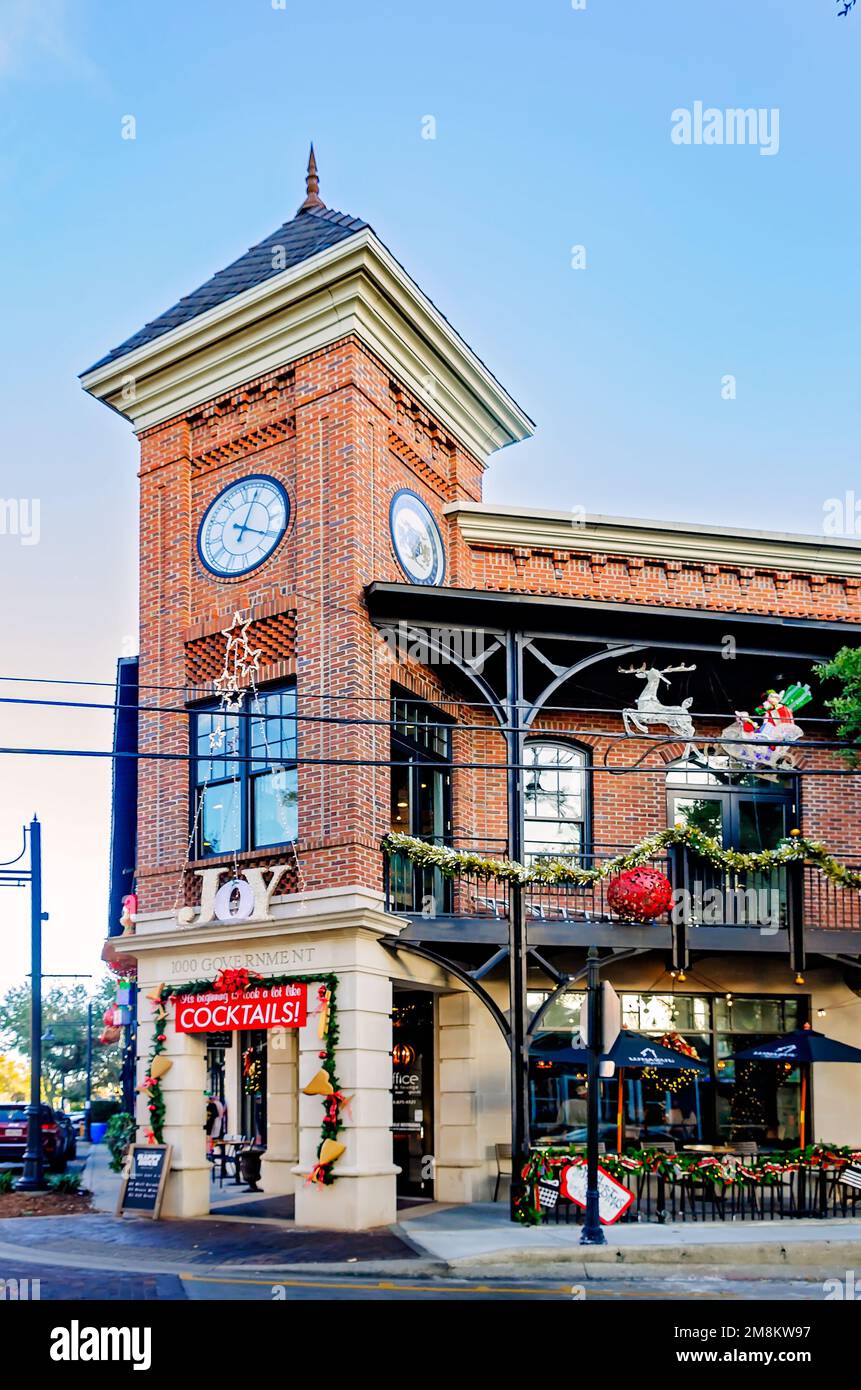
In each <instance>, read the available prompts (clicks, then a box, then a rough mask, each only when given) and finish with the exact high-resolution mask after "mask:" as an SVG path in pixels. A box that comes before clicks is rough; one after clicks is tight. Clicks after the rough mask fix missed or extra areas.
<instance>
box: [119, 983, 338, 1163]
mask: <svg viewBox="0 0 861 1390" xmlns="http://www.w3.org/2000/svg"><path fill="white" fill-rule="evenodd" d="M287 984H299V985H302V984H304V985H311V984H317V985H324V986H325V987H326V989H327V990H328V996H329V997H328V1020H327V1025H326V1032H325V1036H324V1038H323V1039H322V1042H321V1045H320V1066H321V1068H322V1070H324V1071H325V1072H326V1074H327V1075H328V1077H329V1081H330V1083H331V1086H332V1095H331V1096H324V1097H323V1102H324V1105H325V1110H324V1115H323V1120H322V1122H321V1125H320V1142H319V1144H318V1145H317V1165H316V1167H315V1169H314V1173H315V1174H317V1176H316V1178H315V1179H314V1180H315V1181H319V1182H321V1183H322V1184H324V1186H329V1185H330V1184H331V1183H333V1182H334V1181H335V1175H334V1173H333V1172H332V1169H333V1167H334V1164H332V1163H327V1164H321V1163H320V1151H321V1149H322V1147H323V1144H324V1143H325V1141H326V1140H327V1139H336V1138H337V1137H338V1135H339V1134H340V1132H341V1130H342V1129H343V1128H344V1125H343V1121H342V1120H341V1110H342V1108H343V1106H344V1104H345V1097H344V1094H343V1092H342V1090H341V1085H340V1082H339V1081H338V1074H337V1070H336V1066H335V1049H336V1047H337V1046H338V1038H339V1036H340V1034H339V1028H338V1005H337V991H338V977H337V975H331V974H321V975H263V976H260V977H259V978H258V977H255V978H254V979H253V981H252V983H251V984H250V986H249V987H250V988H253V989H271V988H272V987H273V986H275V985H287ZM212 988H213V982H212V980H188V981H185V982H184V983H183V984H180V985H160V986H159V988H158V991H157V993H156V991H153V994H151V995H149V996H148V997H149V998H151V999H152V1001H153V1007H154V1008H155V1011H156V1025H155V1029H156V1031H155V1033H154V1035H153V1043H152V1048H151V1050H150V1054H149V1068H148V1070H147V1075H146V1077H145V1078H144V1082H143V1085H142V1086H141V1088H140V1089H141V1090H142V1091H145V1092H146V1093H147V1094H148V1096H149V1103H148V1104H149V1114H150V1128H149V1130H148V1131H147V1132H146V1135H145V1137H146V1140H147V1142H148V1143H150V1144H163V1143H164V1125H165V1114H166V1105H165V1098H164V1091H163V1090H162V1085H161V1080H160V1079H159V1078H158V1077H154V1076H153V1075H152V1064H153V1061H154V1060H155V1058H156V1057H159V1056H161V1055H162V1053H164V1052H165V1051H166V1050H167V1035H166V1033H164V1032H163V1025H164V1022H165V1020H166V1018H167V1002H168V1000H169V999H171V998H176V997H177V996H178V995H182V994H208V993H210V992H211V991H212Z"/></svg>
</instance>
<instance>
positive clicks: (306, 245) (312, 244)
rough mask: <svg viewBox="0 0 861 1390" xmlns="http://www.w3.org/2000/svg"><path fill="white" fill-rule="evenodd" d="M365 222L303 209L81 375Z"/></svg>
mask: <svg viewBox="0 0 861 1390" xmlns="http://www.w3.org/2000/svg"><path fill="white" fill-rule="evenodd" d="M367 226H368V223H367V222H363V221H361V220H360V219H359V218H357V217H349V216H348V215H347V214H346V213H343V212H335V211H334V209H332V208H327V207H323V206H322V205H321V206H320V207H303V209H302V211H300V212H299V213H298V214H297V215H296V216H295V217H294V218H293V219H292V220H291V221H290V222H285V223H284V224H283V226H281V227H279V228H278V230H277V231H275V232H273V233H272V235H271V236H268V237H266V239H265V240H264V241H259V242H258V243H257V245H256V246H252V247H251V249H250V250H249V251H246V252H245V254H244V255H243V256H240V257H239V260H237V261H234V262H233V264H232V265H229V266H227V267H226V268H225V269H224V270H219V272H218V274H217V275H213V277H212V279H211V280H207V282H206V284H205V285H201V286H200V288H199V289H197V290H194V292H193V293H192V294H187V295H184V296H183V298H182V299H181V300H180V301H179V303H178V304H174V306H173V308H172V309H167V310H166V311H165V313H163V314H159V316H158V318H156V319H153V320H152V322H151V323H147V324H145V325H144V327H143V328H141V329H139V331H138V332H137V333H133V334H132V336H131V337H130V338H126V340H125V342H124V343H120V345H119V347H115V348H114V349H113V351H112V352H109V353H107V355H106V356H105V357H102V358H100V359H99V361H98V362H94V363H93V365H92V367H88V368H87V371H86V372H82V374H81V375H82V376H86V375H87V373H88V372H92V371H95V369H96V367H104V366H106V365H107V363H108V362H113V361H114V360H115V358H118V357H124V356H125V354H126V353H127V352H133V351H134V349H135V348H138V347H142V346H143V344H144V343H151V342H152V341H153V339H155V338H160V337H161V335H162V334H163V333H169V332H170V330H171V329H172V328H178V327H179V325H180V324H182V323H188V322H189V321H190V320H191V319H194V318H197V316H198V314H205V313H206V311H207V309H214V308H215V306H216V305H217V304H223V303H224V301H225V300H227V299H232V298H233V296H234V295H237V294H241V293H242V292H243V290H250V289H251V288H252V287H253V286H254V285H260V284H262V282H263V281H264V280H268V279H269V277H270V276H271V275H280V273H281V271H282V270H288V269H289V268H290V266H294V265H298V264H299V262H300V261H305V260H307V259H308V257H309V256H313V255H315V254H316V252H318V251H325V250H326V249H327V248H328V247H330V246H335V245H336V243H337V242H339V241H344V240H346V238H347V237H351V236H355V234H356V232H361V231H363V230H364V228H366V227H367ZM275 247H279V248H283V249H282V250H281V252H280V254H279V256H278V257H277V258H276V263H275V264H274V265H273V256H272V252H273V249H274V248H275Z"/></svg>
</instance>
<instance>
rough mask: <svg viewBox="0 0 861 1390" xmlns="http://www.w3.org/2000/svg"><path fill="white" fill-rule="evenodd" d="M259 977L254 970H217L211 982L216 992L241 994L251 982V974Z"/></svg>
mask: <svg viewBox="0 0 861 1390" xmlns="http://www.w3.org/2000/svg"><path fill="white" fill-rule="evenodd" d="M252 975H253V976H254V978H255V979H256V980H259V979H260V976H259V975H258V973H257V971H256V970H246V969H245V968H244V967H243V968H242V969H240V970H219V972H218V974H217V975H216V977H215V979H214V980H213V982H212V988H213V990H214V991H215V993H216V994H243V993H244V992H245V990H247V989H248V987H249V985H250V984H251V976H252Z"/></svg>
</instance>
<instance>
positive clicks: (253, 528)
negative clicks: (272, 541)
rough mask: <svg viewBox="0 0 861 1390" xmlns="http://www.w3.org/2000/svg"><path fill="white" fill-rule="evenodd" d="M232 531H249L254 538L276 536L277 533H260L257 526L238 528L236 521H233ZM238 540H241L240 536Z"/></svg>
mask: <svg viewBox="0 0 861 1390" xmlns="http://www.w3.org/2000/svg"><path fill="white" fill-rule="evenodd" d="M233 529H234V531H239V530H240V529H241V530H242V531H243V532H244V531H250V532H251V534H252V535H254V536H277V534H278V532H277V531H261V530H260V528H259V527H258V526H242V527H241V528H240V525H239V522H238V521H234V523H233ZM238 539H239V540H242V536H241V535H240V536H239V538H238Z"/></svg>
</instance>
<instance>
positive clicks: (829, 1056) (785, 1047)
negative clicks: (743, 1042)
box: [732, 1028, 861, 1062]
mask: <svg viewBox="0 0 861 1390" xmlns="http://www.w3.org/2000/svg"><path fill="white" fill-rule="evenodd" d="M732 1060H733V1061H734V1062H861V1047H850V1046H849V1044H848V1043H842V1042H837V1040H836V1038H828V1037H826V1035H825V1034H824V1033H817V1032H816V1031H815V1030H814V1029H813V1028H794V1029H793V1030H792V1032H791V1033H784V1034H783V1035H782V1036H781V1037H779V1038H769V1040H768V1042H761V1043H756V1044H754V1046H753V1047H746V1048H744V1049H743V1051H741V1052H736V1053H734V1055H733V1058H732Z"/></svg>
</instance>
